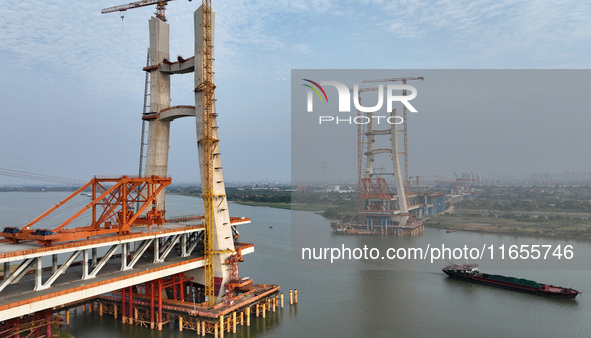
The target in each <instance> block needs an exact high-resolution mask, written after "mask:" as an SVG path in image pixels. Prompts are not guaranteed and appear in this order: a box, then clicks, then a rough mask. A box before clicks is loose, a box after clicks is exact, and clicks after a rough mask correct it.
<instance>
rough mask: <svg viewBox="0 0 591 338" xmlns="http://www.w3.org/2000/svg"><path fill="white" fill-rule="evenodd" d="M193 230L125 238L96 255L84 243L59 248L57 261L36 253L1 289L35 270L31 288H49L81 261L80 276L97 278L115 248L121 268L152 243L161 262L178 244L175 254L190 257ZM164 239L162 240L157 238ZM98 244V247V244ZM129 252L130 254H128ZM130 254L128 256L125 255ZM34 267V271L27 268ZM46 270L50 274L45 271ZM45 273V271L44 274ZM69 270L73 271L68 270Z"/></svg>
mask: <svg viewBox="0 0 591 338" xmlns="http://www.w3.org/2000/svg"><path fill="white" fill-rule="evenodd" d="M199 232H201V231H196V232H193V233H182V234H173V235H170V236H163V237H160V238H145V239H140V240H136V241H126V242H119V243H115V244H112V245H110V246H103V248H108V249H107V251H106V252H105V253H104V254H102V255H101V257H96V250H97V248H90V247H86V248H83V249H78V250H73V251H69V252H62V253H60V255H67V256H65V257H63V258H66V259H65V261H63V263H61V264H60V265H58V263H57V257H58V255H57V254H49V255H46V256H37V257H31V258H26V259H23V260H22V261H21V262H20V264H19V265H18V266H17V267H16V269H14V270H13V271H12V273H8V274H7V275H5V278H4V279H3V280H0V292H2V291H3V290H4V289H6V287H8V286H9V285H10V284H15V283H18V282H19V281H20V280H21V279H22V278H23V277H24V276H25V275H26V274H27V273H30V272H34V288H33V290H34V291H41V290H46V289H49V288H51V287H52V286H53V285H54V284H55V282H56V281H57V280H58V278H59V277H60V276H61V275H64V274H66V272H67V271H68V269H71V268H72V265H80V266H81V269H79V270H78V271H80V270H81V271H80V274H81V276H80V280H89V279H92V278H96V277H97V276H98V275H99V273H100V272H101V271H102V270H103V268H104V267H105V266H106V265H107V263H108V262H109V261H110V260H111V259H113V257H114V256H115V254H116V253H117V251H119V252H120V253H121V257H120V259H121V268H120V271H126V270H132V269H133V268H134V267H135V265H136V263H137V262H138V261H139V260H140V259H141V258H142V257H143V256H144V254H145V253H146V251H148V249H149V248H150V246H152V248H153V250H154V257H155V258H157V261H156V262H154V263H162V262H164V261H166V259H167V258H168V257H171V253H172V252H173V251H175V247H176V246H177V245H180V246H181V249H180V250H179V253H178V254H175V255H174V256H176V257H189V256H190V255H191V254H192V253H193V251H194V249H195V247H196V246H197V244H198V241H199V239H200V238H201V237H200V236H199V235H198V233H199ZM161 241H163V243H164V244H161V243H160V242H161ZM134 244H136V245H135V250H132V251H130V250H129V246H131V245H134ZM99 248H100V247H99ZM128 255H130V257H128ZM45 257H51V261H50V262H49V264H47V263H46V265H48V266H47V267H45V268H44V267H43V259H44V258H45ZM128 258H129V259H128ZM91 264H92V265H91ZM32 269H34V271H30V270H32ZM48 270H49V275H47V273H48ZM44 273H46V275H45V276H44ZM69 273H72V272H69Z"/></svg>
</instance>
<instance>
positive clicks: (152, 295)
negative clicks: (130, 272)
mask: <svg viewBox="0 0 591 338" xmlns="http://www.w3.org/2000/svg"><path fill="white" fill-rule="evenodd" d="M154 287H155V285H154V281H151V282H150V329H152V330H154Z"/></svg>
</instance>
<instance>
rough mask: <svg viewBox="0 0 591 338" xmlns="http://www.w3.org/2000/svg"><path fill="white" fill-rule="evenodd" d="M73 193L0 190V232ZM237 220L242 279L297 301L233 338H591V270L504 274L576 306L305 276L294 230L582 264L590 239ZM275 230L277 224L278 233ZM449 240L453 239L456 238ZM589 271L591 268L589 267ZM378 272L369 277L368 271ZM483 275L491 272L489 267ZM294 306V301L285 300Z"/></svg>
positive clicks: (499, 293) (434, 284) (429, 269)
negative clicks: (562, 248) (565, 296)
mask: <svg viewBox="0 0 591 338" xmlns="http://www.w3.org/2000/svg"><path fill="white" fill-rule="evenodd" d="M66 195H67V193H58V192H45V193H21V192H13V193H0V216H2V217H1V218H0V227H4V226H14V225H20V224H22V223H24V222H26V221H27V220H30V219H32V218H34V217H35V216H37V215H39V214H40V213H41V212H43V211H44V210H46V209H48V208H49V207H51V206H52V205H53V204H55V203H57V202H58V201H59V200H61V199H62V198H63V197H65V196H66ZM201 208H202V203H201V200H199V199H197V198H192V197H186V196H177V195H171V196H168V197H167V210H168V216H174V215H180V214H191V213H196V212H199V211H200V210H202V209H201ZM230 213H231V215H233V216H245V217H250V218H251V219H252V223H251V224H249V225H244V226H241V227H240V228H239V231H240V233H241V237H240V240H241V241H243V242H250V243H254V244H255V252H254V253H253V254H249V255H247V256H245V262H244V263H241V264H240V275H241V276H250V277H252V278H253V280H254V281H255V283H275V284H279V285H281V287H282V290H283V292H284V293H286V295H287V293H288V292H289V291H288V290H289V289H294V288H297V289H298V298H299V304H298V305H297V306H292V307H291V309H290V307H289V304H288V302H286V306H285V308H284V309H283V310H282V311H278V312H276V313H274V314H273V313H270V314H269V315H268V316H267V318H266V319H263V318H253V321H252V326H251V327H239V328H238V333H237V334H235V335H234V334H226V335H225V336H226V337H305V336H307V337H471V336H480V337H589V336H591V320H590V319H591V299H590V296H589V295H591V272H590V271H589V269H586V268H580V267H579V268H578V269H571V270H548V269H535V270H533V269H523V270H519V271H517V270H510V271H506V274H510V275H516V276H518V277H523V278H529V279H533V280H536V281H539V282H546V283H552V284H554V285H562V286H567V285H568V286H571V287H573V288H575V289H577V290H580V291H586V293H584V294H582V295H579V297H577V299H576V300H574V301H573V300H558V299H551V298H545V297H537V296H532V295H528V294H521V293H517V292H512V291H508V290H503V289H497V288H491V287H486V286H480V285H475V284H470V283H465V282H461V281H456V280H451V279H449V278H448V277H446V276H445V275H444V274H443V273H442V272H441V267H442V264H441V263H435V264H430V263H428V262H420V263H419V264H413V265H412V266H411V265H405V264H401V265H400V266H398V267H396V268H395V269H393V268H392V266H385V264H390V265H391V264H394V263H392V262H388V263H383V262H379V264H378V263H376V264H374V265H369V266H363V267H361V269H358V268H359V266H358V267H356V268H351V267H347V268H339V269H333V268H329V269H321V268H318V267H312V268H307V269H302V268H298V267H297V264H296V265H295V266H294V264H293V259H292V253H291V236H292V231H291V227H292V226H294V227H295V226H298V227H302V228H305V231H306V232H309V235H310V238H312V239H313V240H311V242H313V243H314V245H316V244H320V243H329V245H333V244H335V243H342V242H344V243H347V245H351V246H353V245H355V246H363V245H368V246H370V247H377V248H387V247H400V246H425V245H427V244H428V243H432V242H434V241H436V239H438V238H442V237H445V236H453V237H451V238H453V241H454V242H456V243H494V244H495V245H496V244H502V243H534V242H535V243H538V242H536V241H539V242H543V243H545V244H552V245H557V244H561V245H566V244H570V245H573V246H574V247H575V249H576V250H575V254H576V255H578V256H579V257H581V258H583V257H591V244H590V243H588V242H584V241H564V240H553V239H532V238H515V237H512V236H506V235H496V234H483V233H470V232H459V231H458V232H455V233H453V234H446V233H445V231H443V230H439V229H429V228H427V229H425V232H424V234H423V236H421V237H417V238H394V237H389V238H384V237H346V236H338V235H331V234H330V229H329V224H330V222H329V221H328V220H326V219H324V218H322V217H320V216H318V215H315V214H313V213H307V212H297V211H294V213H296V216H297V217H294V220H296V223H294V224H293V225H292V217H291V212H290V211H289V210H281V209H273V208H267V207H249V206H242V205H236V204H230ZM269 226H273V228H270V227H269ZM448 238H450V237H448ZM589 264H591V263H589ZM368 267H369V268H370V269H375V270H367V268H368ZM481 267H482V268H483V270H486V269H485V268H484V267H483V266H482V265H481ZM286 300H287V297H286ZM66 330H67V331H69V332H70V333H71V334H73V335H74V336H75V337H91V338H92V337H113V338H115V337H194V336H196V334H195V332H194V331H185V332H178V329H177V328H174V327H165V328H164V330H163V331H161V332H157V331H152V330H149V329H145V328H139V327H136V326H129V325H122V324H121V323H120V322H119V321H116V320H114V319H113V318H112V317H108V316H105V317H102V318H100V317H98V316H97V315H96V314H92V315H88V314H87V313H82V312H81V311H78V312H77V313H76V314H75V315H74V316H73V320H72V324H71V326H70V327H69V328H67V329H66Z"/></svg>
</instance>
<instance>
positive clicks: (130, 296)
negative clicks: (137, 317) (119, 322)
mask: <svg viewBox="0 0 591 338" xmlns="http://www.w3.org/2000/svg"><path fill="white" fill-rule="evenodd" d="M128 293H129V315H128V316H127V321H128V322H129V324H133V286H130V287H129V290H128Z"/></svg>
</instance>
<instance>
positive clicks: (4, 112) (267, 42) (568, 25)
mask: <svg viewBox="0 0 591 338" xmlns="http://www.w3.org/2000/svg"><path fill="white" fill-rule="evenodd" d="M123 3H125V1H120V0H116V1H111V0H108V1H107V0H105V1H77V2H74V1H66V0H56V1H41V0H27V1H13V0H8V1H4V2H3V5H2V6H1V7H0V17H1V18H2V19H0V20H1V21H0V60H1V61H2V67H0V102H2V106H1V108H0V114H1V124H0V126H2V128H1V129H0V130H1V131H2V132H1V133H0V145H1V147H0V168H4V169H9V170H15V171H19V172H22V171H28V172H34V173H43V174H46V175H53V176H59V177H68V178H73V179H76V180H82V181H87V180H88V179H90V178H91V177H92V176H94V175H122V174H136V173H137V170H138V168H137V163H138V159H139V138H140V130H141V122H140V115H141V111H142V104H143V88H144V72H143V71H142V70H141V68H142V67H143V66H144V65H145V57H146V49H147V47H148V20H149V17H150V15H151V14H152V13H153V12H154V8H152V7H144V8H139V9H133V10H130V11H128V12H126V13H125V14H124V15H125V17H124V19H123V20H122V19H121V18H120V14H119V13H111V14H105V15H101V14H100V10H101V9H102V8H104V7H109V6H113V5H118V4H123ZM199 3H200V1H198V0H196V1H193V2H188V1H185V0H179V1H174V2H170V3H169V5H168V8H167V12H166V14H167V17H168V19H169V20H168V23H169V24H170V34H171V36H170V38H171V42H170V54H171V57H172V58H174V57H175V56H176V55H179V54H180V55H183V56H184V57H189V56H192V55H193V14H192V13H193V11H194V10H195V9H196V8H197V7H198V6H199ZM213 6H214V10H215V11H216V31H215V32H216V37H215V55H216V63H215V67H216V85H217V90H216V97H217V99H218V101H217V111H218V113H219V117H218V122H219V125H220V130H219V134H220V138H221V150H222V163H223V167H224V176H225V179H226V181H228V182H231V181H265V180H269V181H277V180H281V181H289V179H290V132H291V130H290V72H291V69H311V68H329V69H332V68H349V69H358V68H362V69H363V68H377V69H379V68H382V69H417V68H419V69H420V68H435V69H437V68H444V69H447V68H484V69H488V68H559V69H561V68H574V69H578V68H590V65H591V58H589V55H591V53H590V52H591V28H589V27H590V26H589V22H591V5H589V3H586V2H582V1H531V2H525V1H393V0H387V1H379V0H374V1H370V0H367V1H342V0H340V1H311V0H310V1H308V0H294V1H287V0H286V1H281V0H273V1H271V0H269V1H227V0H226V1H222V0H214V1H213ZM192 83H193V79H192V75H182V76H174V77H173V79H172V102H171V104H172V105H182V104H189V105H193V104H194V101H193V100H194V98H193V93H192V89H193V87H192ZM588 92H589V91H588ZM586 115H587V116H588V115H589V114H586ZM572 118H574V119H577V116H576V115H575V116H574V117H572ZM580 122H581V124H583V123H584V124H586V125H589V122H590V121H589V120H588V118H587V117H586V116H583V115H581V120H580ZM171 128H172V130H171V149H170V165H169V174H170V175H171V176H172V177H173V182H176V183H182V182H197V181H198V177H199V174H198V168H197V163H198V162H197V151H196V149H197V147H196V141H195V124H194V120H192V119H189V118H185V119H179V120H176V121H174V122H173V123H172V127H171ZM565 132H566V133H568V130H567V131H565ZM425 137H428V135H427V136H425ZM578 140H579V141H580V142H587V141H589V140H588V138H585V137H581V138H580V139H578ZM587 144H588V142H587ZM472 150H474V149H472V148H468V149H467V151H468V152H470V151H472ZM564 151H565V152H568V151H570V150H569V149H564ZM585 156H588V155H587V154H581V153H580V152H579V153H577V154H573V156H572V157H568V156H566V157H565V158H566V159H567V161H566V163H565V165H564V166H561V167H552V166H549V167H548V168H547V170H548V171H553V170H562V168H563V167H568V168H569V169H570V168H572V170H587V171H591V167H589V166H588V162H587V161H580V160H579V159H580V158H581V157H585ZM568 158H572V163H571V162H569V161H568ZM411 163H412V162H411ZM462 169H463V168H462ZM495 169H496V170H497V168H495ZM540 169H541V170H540V171H543V170H544V169H545V168H540ZM465 170H470V168H465ZM498 170H500V171H502V170H508V171H510V170H512V169H511V167H510V166H508V167H506V168H503V167H502V166H501V168H498ZM420 173H421V174H423V172H420ZM425 174H430V172H425ZM436 174H444V175H449V174H450V173H447V172H445V173H436ZM23 182H24V183H37V182H32V181H23V180H18V179H15V178H13V177H7V176H0V184H12V183H23Z"/></svg>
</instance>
